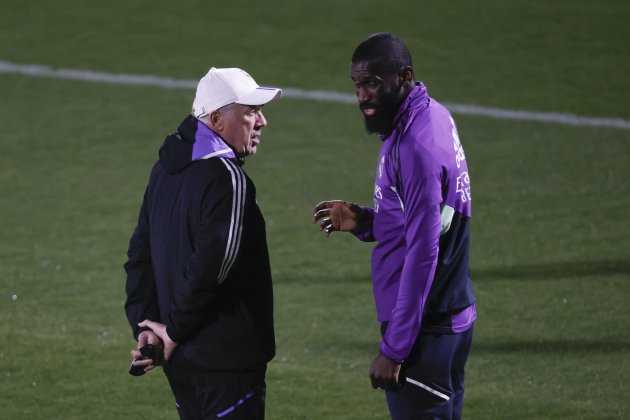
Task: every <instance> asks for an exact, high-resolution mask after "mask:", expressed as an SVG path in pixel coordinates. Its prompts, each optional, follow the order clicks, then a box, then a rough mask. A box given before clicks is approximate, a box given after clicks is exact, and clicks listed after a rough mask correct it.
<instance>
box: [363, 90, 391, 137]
mask: <svg viewBox="0 0 630 420" xmlns="http://www.w3.org/2000/svg"><path fill="white" fill-rule="evenodd" d="M398 106H399V104H398V101H397V100H396V98H386V99H385V101H384V102H383V105H382V106H380V107H378V108H376V113H375V114H374V115H371V116H368V115H365V114H363V119H364V120H365V131H367V132H368V133H369V134H373V133H379V134H389V133H391V132H392V131H393V129H394V117H395V116H396V112H398Z"/></svg>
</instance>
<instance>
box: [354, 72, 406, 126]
mask: <svg viewBox="0 0 630 420" xmlns="http://www.w3.org/2000/svg"><path fill="white" fill-rule="evenodd" d="M380 67H381V66H379V65H378V64H376V63H374V62H371V61H358V62H356V63H352V66H351V68H350V77H351V78H352V82H353V83H354V88H355V92H356V95H357V101H358V103H359V107H360V108H361V112H363V117H364V118H365V129H366V130H367V131H368V132H369V133H389V132H390V131H391V130H392V128H393V122H394V117H395V116H396V111H397V110H398V107H399V106H400V103H401V101H402V99H403V89H402V83H403V80H402V78H401V77H400V76H399V75H398V74H396V73H394V74H392V73H391V72H387V71H385V70H383V69H382V68H380Z"/></svg>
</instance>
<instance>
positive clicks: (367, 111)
mask: <svg viewBox="0 0 630 420" xmlns="http://www.w3.org/2000/svg"><path fill="white" fill-rule="evenodd" d="M361 111H362V112H363V115H365V116H366V117H372V116H374V114H376V113H377V112H378V109H377V107H375V106H374V105H364V106H361Z"/></svg>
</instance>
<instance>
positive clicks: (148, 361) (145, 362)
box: [131, 359, 155, 366]
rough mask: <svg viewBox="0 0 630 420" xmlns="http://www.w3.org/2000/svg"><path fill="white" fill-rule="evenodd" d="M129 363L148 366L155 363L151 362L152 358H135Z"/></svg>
mask: <svg viewBox="0 0 630 420" xmlns="http://www.w3.org/2000/svg"><path fill="white" fill-rule="evenodd" d="M131 364H132V365H134V366H149V365H154V364H155V363H154V362H153V359H136V360H134V361H133V362H131Z"/></svg>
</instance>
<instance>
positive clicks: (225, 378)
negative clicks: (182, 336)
mask: <svg viewBox="0 0 630 420" xmlns="http://www.w3.org/2000/svg"><path fill="white" fill-rule="evenodd" d="M265 371H266V367H264V368H261V369H255V370H251V371H239V372H227V371H206V370H199V369H190V368H183V367H181V366H177V367H175V366H168V365H166V366H164V373H165V374H166V377H167V378H168V382H169V384H170V385H171V390H172V391H173V394H174V395H175V403H176V405H177V412H178V413H179V417H180V419H182V420H206V419H223V420H263V419H264V418H265Z"/></svg>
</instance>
